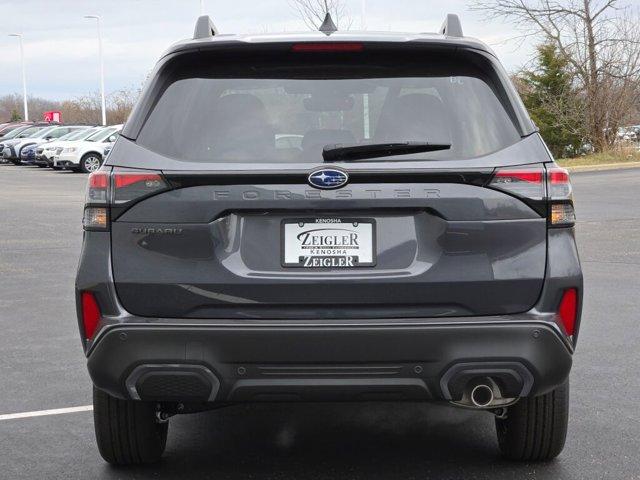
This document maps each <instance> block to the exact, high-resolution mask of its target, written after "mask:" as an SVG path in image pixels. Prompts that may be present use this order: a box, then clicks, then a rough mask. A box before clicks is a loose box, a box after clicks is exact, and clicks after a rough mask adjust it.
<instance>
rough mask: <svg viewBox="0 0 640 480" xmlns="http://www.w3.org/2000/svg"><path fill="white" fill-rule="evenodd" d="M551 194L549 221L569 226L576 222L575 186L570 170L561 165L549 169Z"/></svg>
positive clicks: (548, 180) (548, 176)
mask: <svg viewBox="0 0 640 480" xmlns="http://www.w3.org/2000/svg"><path fill="white" fill-rule="evenodd" d="M547 185H548V187H547V188H548V195H549V223H550V224H551V225H552V226H554V227H567V226H572V225H574V224H575V223H576V214H575V211H574V209H573V188H572V187H571V180H570V179H569V172H567V171H566V170H565V169H564V168H560V167H556V166H553V167H549V168H548V169H547Z"/></svg>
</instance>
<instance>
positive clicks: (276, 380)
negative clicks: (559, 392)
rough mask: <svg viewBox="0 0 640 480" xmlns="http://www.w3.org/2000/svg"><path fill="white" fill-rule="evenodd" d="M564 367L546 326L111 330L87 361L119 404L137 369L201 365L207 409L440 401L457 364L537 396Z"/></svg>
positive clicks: (556, 339) (565, 351)
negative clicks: (242, 404) (215, 385)
mask: <svg viewBox="0 0 640 480" xmlns="http://www.w3.org/2000/svg"><path fill="white" fill-rule="evenodd" d="M571 363H572V354H571V352H570V350H569V348H568V347H567V345H566V344H565V343H564V342H563V340H562V339H561V338H560V336H559V334H558V333H557V331H556V330H555V329H554V328H553V327H552V326H549V325H547V324H541V323H516V322H513V323H511V322H509V323H500V324H488V323H487V324H476V323H474V324H464V325H460V324H456V325H446V324H436V325H434V324H429V325H427V324H424V325H407V326H376V325H366V326H353V327H351V326H326V327H323V326H320V327H318V326H215V325H206V326H171V325H169V326H160V325H152V324H146V325H126V326H125V325H118V326H112V327H109V328H108V330H106V331H104V332H102V333H101V334H100V336H99V339H98V340H97V341H96V342H95V344H94V345H93V347H92V348H91V351H90V354H89V358H88V367H89V373H90V375H91V377H92V379H93V382H94V383H95V385H96V386H97V387H98V388H101V389H103V390H105V391H107V392H109V393H110V394H112V395H115V396H118V397H121V398H135V396H132V394H131V389H130V388H127V379H129V378H130V376H131V375H132V372H134V371H135V369H136V368H137V367H139V366H140V365H167V364H170V365H177V366H178V369H180V368H189V367H193V366H196V368H199V367H198V366H200V367H203V368H205V369H206V370H208V371H210V372H211V373H212V375H213V376H214V377H215V379H216V380H217V381H219V389H218V390H217V391H216V394H215V396H214V397H211V396H209V397H208V398H209V401H212V400H215V401H216V402H230V401H267V400H269V401H274V400H291V401H343V400H383V399H388V400H392V399H394V400H428V399H441V400H447V399H451V397H452V394H451V392H450V391H448V388H449V389H451V388H457V387H455V385H456V383H455V382H454V383H450V382H448V381H446V382H444V384H442V379H443V377H444V376H445V375H447V372H451V371H452V368H454V370H455V368H457V367H455V366H456V365H460V364H472V365H474V366H475V367H477V368H481V369H482V368H484V367H486V368H493V369H494V370H493V374H492V376H496V375H502V374H503V373H504V374H505V375H506V376H504V377H498V378H503V381H504V383H505V385H513V388H514V389H517V392H518V393H519V394H521V395H523V396H525V395H538V394H541V393H545V392H547V391H550V390H552V389H553V388H555V387H556V386H558V385H560V384H561V383H563V382H564V380H565V379H566V378H567V377H568V375H569V371H570V369H571ZM486 368H485V370H486ZM485 370H482V371H485ZM509 370H511V371H512V372H515V373H509ZM461 371H462V373H464V371H465V370H464V369H462V370H461ZM456 372H457V370H456ZM505 372H506V373H505ZM181 378H182V379H183V380H184V377H181ZM451 378H453V377H451ZM165 380H166V382H168V384H167V385H165V387H166V388H167V389H168V390H167V391H169V390H171V389H172V387H171V385H170V383H171V382H170V379H167V378H164V379H163V381H162V382H155V383H153V382H152V384H153V385H155V386H156V387H157V385H158V384H159V383H163V382H164V383H163V385H164V384H165V383H166V382H165ZM457 380H459V379H457ZM130 383H131V382H130V381H129V384H130ZM193 388H194V389H196V390H197V388H196V386H195V384H194V387H193ZM510 388H511V387H510ZM161 391H162V390H161V389H160V390H158V389H156V390H154V394H153V395H152V396H153V398H154V400H167V401H179V400H180V393H177V394H174V395H172V396H171V398H169V396H168V397H167V398H162V394H161V393H160V394H158V392H161ZM171 391H173V390H171ZM200 396H202V395H200Z"/></svg>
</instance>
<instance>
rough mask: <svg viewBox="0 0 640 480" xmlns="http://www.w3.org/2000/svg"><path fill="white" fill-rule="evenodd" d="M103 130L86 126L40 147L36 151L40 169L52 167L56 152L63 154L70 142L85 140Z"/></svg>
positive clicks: (37, 163)
mask: <svg viewBox="0 0 640 480" xmlns="http://www.w3.org/2000/svg"><path fill="white" fill-rule="evenodd" d="M103 128H104V127H91V126H84V127H82V128H79V129H78V130H76V131H73V132H70V133H68V134H66V135H64V136H62V137H60V138H59V139H58V140H54V141H51V142H49V143H45V144H43V145H39V146H38V148H37V149H36V161H35V163H36V165H38V166H39V167H52V166H53V157H54V155H55V154H56V151H58V150H60V151H59V152H58V153H62V150H63V149H64V147H65V146H68V142H69V143H70V142H74V141H79V140H85V139H86V138H88V137H90V136H91V135H93V134H94V133H96V132H98V131H100V130H102V129H103Z"/></svg>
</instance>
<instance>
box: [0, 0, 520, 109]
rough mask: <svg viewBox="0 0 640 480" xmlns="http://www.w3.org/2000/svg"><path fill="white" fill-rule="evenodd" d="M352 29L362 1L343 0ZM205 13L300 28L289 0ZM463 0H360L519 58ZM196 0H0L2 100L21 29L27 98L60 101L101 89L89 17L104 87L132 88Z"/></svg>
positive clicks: (216, 2) (372, 21) (370, 14)
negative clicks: (455, 18)
mask: <svg viewBox="0 0 640 480" xmlns="http://www.w3.org/2000/svg"><path fill="white" fill-rule="evenodd" d="M345 1H346V3H347V7H348V9H349V11H350V15H351V17H352V21H353V29H359V28H360V25H361V23H360V22H361V11H362V10H361V5H362V0H345ZM204 5H205V13H206V14H209V15H211V17H212V18H213V20H214V23H215V24H216V26H217V27H218V29H219V30H220V31H221V32H224V33H247V32H249V33H260V32H278V31H289V32H291V31H300V30H305V26H304V23H303V22H302V20H300V19H299V18H298V17H297V15H296V12H295V11H294V9H293V8H292V7H291V5H290V2H289V0H259V1H257V0H204ZM467 5H468V2H467V1H466V0H366V16H365V20H366V26H367V30H383V31H387V30H393V31H407V32H425V31H426V32H433V31H435V30H437V29H438V27H439V26H440V24H441V23H442V21H443V19H444V17H445V14H446V13H448V12H451V13H457V14H459V15H460V16H461V18H462V26H463V29H464V32H465V35H469V36H473V37H477V38H480V39H482V40H484V41H485V42H487V43H489V44H490V45H491V46H492V47H493V48H494V50H495V51H496V52H497V53H498V55H499V56H500V58H501V60H502V61H503V63H504V64H505V66H506V67H507V69H508V70H510V71H512V70H515V69H517V68H518V67H519V66H521V65H523V64H525V63H526V62H527V61H528V60H529V59H530V58H531V55H532V46H531V45H530V44H528V43H527V44H524V45H518V44H517V43H514V42H505V40H508V39H509V38H513V37H515V36H517V35H518V32H517V31H515V30H514V29H513V27H511V26H510V25H509V24H504V23H496V22H492V23H487V22H483V21H482V19H481V18H480V17H479V15H478V14H477V13H474V12H470V11H469V10H468V6H467ZM199 12H200V1H199V0H127V1H125V0H0V17H1V18H2V23H1V24H0V67H1V69H0V71H1V72H2V75H0V96H1V95H4V94H7V93H13V92H20V91H21V88H22V87H21V77H20V61H19V58H20V57H19V48H18V39H17V38H14V37H8V36H7V35H8V34H9V33H14V32H18V33H22V34H23V35H24V48H25V58H26V63H27V88H28V93H29V95H34V96H40V97H46V98H51V99H62V98H69V97H75V96H78V95H82V94H86V93H89V92H92V91H97V90H98V88H99V83H98V82H99V77H98V60H97V58H98V57H97V51H98V43H97V34H96V24H95V20H87V19H84V18H83V15H87V14H97V15H101V16H102V25H103V38H104V51H105V83H106V90H107V92H111V91H115V90H118V89H121V88H130V87H138V86H139V85H141V84H142V82H143V81H144V79H145V77H146V75H147V73H148V72H149V71H150V70H151V69H152V67H153V65H154V63H155V62H156V61H157V60H158V57H159V56H160V54H161V53H162V52H163V51H164V50H165V49H166V48H167V47H168V46H169V45H170V44H171V43H173V42H175V41H177V40H179V39H182V38H187V37H189V36H191V35H192V33H193V27H194V24H195V20H196V17H197V16H198V14H199Z"/></svg>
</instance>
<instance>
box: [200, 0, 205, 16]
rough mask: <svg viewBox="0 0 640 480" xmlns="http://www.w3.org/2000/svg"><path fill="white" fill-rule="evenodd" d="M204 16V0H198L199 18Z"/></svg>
mask: <svg viewBox="0 0 640 480" xmlns="http://www.w3.org/2000/svg"><path fill="white" fill-rule="evenodd" d="M202 15H204V0H200V16H202Z"/></svg>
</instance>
